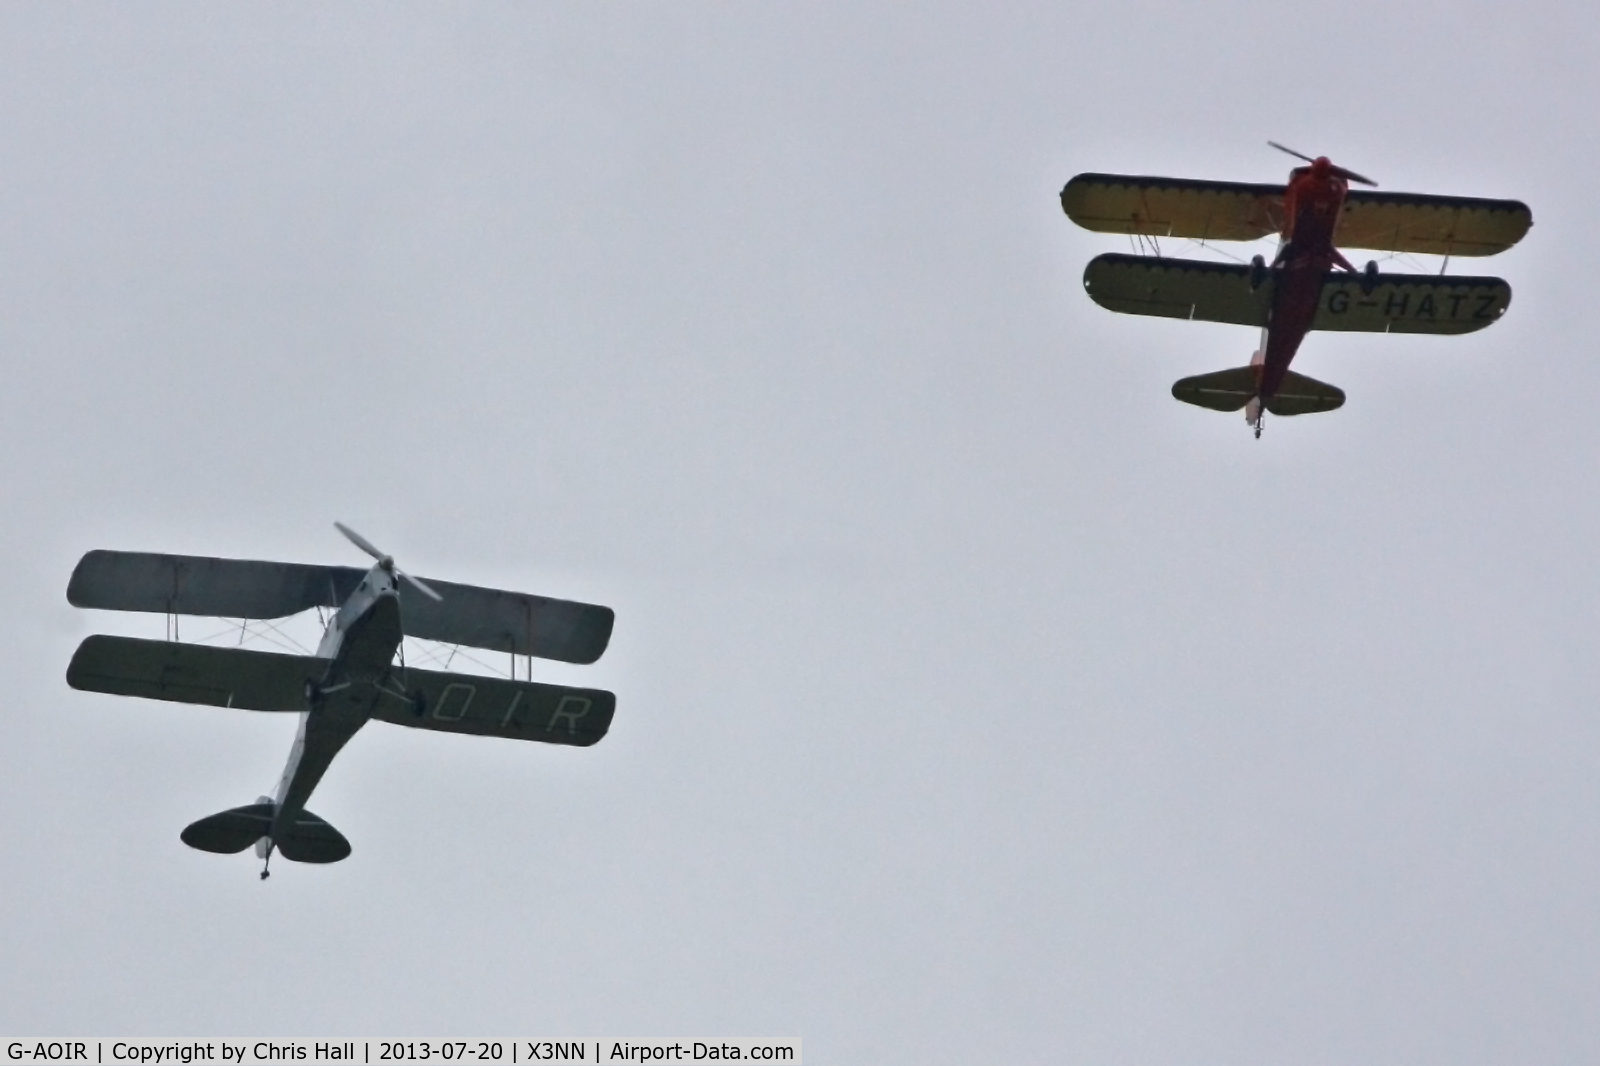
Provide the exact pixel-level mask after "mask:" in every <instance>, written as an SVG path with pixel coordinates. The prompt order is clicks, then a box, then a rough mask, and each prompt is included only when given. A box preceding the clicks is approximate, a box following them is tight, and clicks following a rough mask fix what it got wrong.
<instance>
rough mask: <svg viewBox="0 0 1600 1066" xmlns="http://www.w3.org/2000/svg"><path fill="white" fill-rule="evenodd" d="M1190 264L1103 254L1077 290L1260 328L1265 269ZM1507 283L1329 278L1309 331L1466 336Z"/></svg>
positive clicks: (1113, 306) (1107, 303)
mask: <svg viewBox="0 0 1600 1066" xmlns="http://www.w3.org/2000/svg"><path fill="white" fill-rule="evenodd" d="M1251 274H1252V271H1251V268H1250V267H1248V266H1244V265H1235V264H1232V263H1210V262H1203V261H1200V260H1193V259H1165V258H1157V257H1154V256H1138V255H1118V254H1114V253H1112V254H1107V255H1101V256H1096V257H1095V258H1094V259H1092V260H1090V262H1089V266H1088V267H1087V268H1086V269H1085V270H1084V272H1083V287H1084V289H1085V290H1086V291H1087V292H1088V293H1089V297H1090V298H1091V299H1092V300H1094V302H1095V303H1097V304H1099V305H1100V306H1101V307H1105V308H1108V309H1110V310H1112V311H1121V312H1123V313H1124V314H1130V315H1155V316H1158V317H1161V318H1183V319H1192V320H1194V321H1199V322H1227V323H1231V324H1233V325H1238V326H1265V325H1266V324H1267V316H1268V314H1269V312H1270V311H1271V308H1272V289H1273V281H1272V275H1271V273H1270V272H1267V273H1266V274H1265V275H1264V276H1263V277H1262V278H1261V284H1260V285H1258V286H1256V287H1252V285H1251V281H1252V278H1251ZM1510 304H1511V286H1510V285H1507V284H1506V283H1505V282H1504V281H1502V280H1501V279H1499V278H1488V277H1466V276H1461V275H1442V274H1377V275H1374V276H1367V275H1363V274H1349V273H1338V272H1336V273H1331V274H1329V275H1328V280H1327V281H1325V282H1324V283H1323V286H1322V297H1321V300H1320V302H1319V304H1318V307H1317V317H1316V318H1315V320H1313V322H1312V324H1311V328H1312V329H1321V330H1343V331H1354V332H1361V333H1445V334H1449V333H1471V332H1472V331H1474V330H1479V329H1483V328H1484V327H1485V326H1489V325H1493V324H1494V323H1495V322H1497V321H1499V319H1500V316H1501V315H1503V314H1505V312H1506V308H1507V307H1509V306H1510Z"/></svg>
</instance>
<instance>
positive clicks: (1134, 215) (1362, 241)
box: [1061, 174, 1533, 255]
mask: <svg viewBox="0 0 1600 1066" xmlns="http://www.w3.org/2000/svg"><path fill="white" fill-rule="evenodd" d="M1283 188H1284V187H1283V186H1282V185H1254V184H1247V183H1245V182H1234V181H1193V180H1186V179H1181V178H1154V177H1136V176H1129V175H1120V174H1079V175H1078V176H1077V177H1075V178H1073V179H1072V180H1071V181H1069V182H1067V186H1066V188H1064V189H1062V190H1061V209H1062V210H1063V211H1065V212H1066V213H1067V217H1068V218H1070V219H1072V221H1074V222H1076V223H1077V224H1078V225H1080V226H1082V227H1084V228H1085V229H1091V230H1095V231H1097V232H1100V233H1137V234H1143V235H1145V236H1152V237H1187V238H1190V239H1192V240H1197V241H1198V240H1211V241H1253V240H1258V239H1259V238H1261V237H1266V236H1269V235H1271V234H1273V233H1277V232H1279V231H1280V230H1281V229H1282V228H1283ZM1531 225H1533V214H1532V212H1530V211H1529V210H1528V205H1527V204H1524V203H1522V202H1520V201H1518V200H1484V199H1477V198H1473V197H1466V196H1425V195H1422V194H1420V193H1404V192H1368V191H1366V190H1358V191H1354V192H1351V193H1350V194H1349V196H1348V197H1347V198H1346V199H1345V204H1344V215H1343V217H1341V219H1340V220H1339V228H1338V230H1337V231H1336V232H1335V234H1334V243H1335V244H1337V245H1339V246H1340V247H1344V248H1369V249H1372V250H1374V251H1381V252H1419V253H1425V254H1430V255H1493V254H1495V253H1496V252H1503V251H1505V250H1506V249H1507V248H1510V247H1511V246H1512V245H1513V244H1516V243H1517V242H1518V241H1519V240H1521V239H1522V237H1523V235H1524V234H1526V233H1527V232H1528V227H1529V226H1531Z"/></svg>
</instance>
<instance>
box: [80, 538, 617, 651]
mask: <svg viewBox="0 0 1600 1066" xmlns="http://www.w3.org/2000/svg"><path fill="white" fill-rule="evenodd" d="M365 574H366V571H364V570H357V569H355V568H354V567H349V566H315V565H307V564H301V563H273V562H263V561H259V560H252V559H213V558H209V557H203V556H195V555H160V554H155V553H151V552H118V551H92V552H89V553H88V554H86V555H85V556H84V557H83V558H82V559H81V560H79V562H78V565H77V568H76V569H74V570H73V572H72V580H71V581H70V582H69V583H68V584H67V601H68V602H69V603H71V604H72V605H73V606H74V607H89V608H95V609H98V610H102V611H148V612H150V613H153V614H196V615H209V616H214V617H218V618H283V617H286V616H288V615H291V614H299V613H300V612H301V611H309V610H310V609H311V608H313V607H324V608H330V609H331V608H336V607H338V606H339V605H340V604H342V603H343V602H344V601H345V600H346V599H348V598H349V596H350V594H351V593H352V592H354V591H355V588H356V586H357V585H359V584H361V579H362V577H363V576H364V575H365ZM423 580H424V581H425V582H426V583H427V584H428V586H429V587H431V588H432V589H433V590H434V591H435V592H437V593H439V596H440V599H439V600H438V601H437V602H435V601H434V600H432V599H429V598H428V597H427V596H425V595H424V594H422V593H421V592H418V591H417V590H416V589H415V588H414V587H412V586H410V585H404V586H402V587H401V590H400V618H401V625H402V626H403V627H404V630H405V633H406V635H407V636H411V637H419V638H421V639H423V640H437V641H440V642H441V643H444V644H462V645H466V646H467V647H472V648H487V649H489V650H492V651H504V652H511V653H513V654H516V655H534V656H538V657H539V658H541V659H555V660H558V661H560V662H568V663H592V662H594V661H595V660H596V659H598V658H600V655H601V653H603V652H604V651H605V650H606V645H607V644H608V643H609V642H610V640H611V627H612V624H613V623H614V621H615V615H614V614H613V613H612V611H611V608H609V607H600V606H596V605H594V604H589V603H576V602H573V601H571V600H555V599H550V598H549V597H547V596H533V595H529V594H527V593H522V592H506V591H503V590H501V589H490V588H480V587H478V586H476V585H458V584H456V583H454V582H451V581H438V580H435V579H434V578H424V579H423Z"/></svg>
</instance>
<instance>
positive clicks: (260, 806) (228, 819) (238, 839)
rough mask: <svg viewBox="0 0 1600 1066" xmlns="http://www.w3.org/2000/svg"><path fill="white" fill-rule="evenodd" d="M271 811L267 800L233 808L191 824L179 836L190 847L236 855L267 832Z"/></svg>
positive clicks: (271, 806)
mask: <svg viewBox="0 0 1600 1066" xmlns="http://www.w3.org/2000/svg"><path fill="white" fill-rule="evenodd" d="M272 810H273V805H272V804H270V803H252V804H250V806H248V807H235V808H233V810H231V811H223V812H222V813H221V814H213V815H212V816H211V817H209V818H202V819H200V820H199V821H198V822H193V823H191V824H190V825H189V826H188V828H186V829H185V830H184V831H183V832H182V833H180V834H179V836H180V837H182V839H183V842H184V843H185V844H187V845H189V846H190V847H191V848H197V849H199V850H200V851H210V852H215V853H216V854H218V855H235V854H238V853H239V852H241V851H243V850H244V849H245V848H248V847H249V846H250V845H251V844H254V843H255V842H256V841H258V840H260V839H261V838H262V837H264V836H266V835H267V832H268V831H269V830H270V829H271V828H272Z"/></svg>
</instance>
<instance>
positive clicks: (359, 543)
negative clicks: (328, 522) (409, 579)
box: [333, 522, 394, 566]
mask: <svg viewBox="0 0 1600 1066" xmlns="http://www.w3.org/2000/svg"><path fill="white" fill-rule="evenodd" d="M333 528H334V529H337V530H338V531H339V532H340V533H343V534H344V536H345V539H346V540H348V541H349V542H350V543H351V544H354V545H355V546H356V547H358V548H360V549H361V550H362V551H364V552H366V553H367V554H368V555H370V556H372V557H373V558H374V559H376V560H378V562H380V563H384V564H386V565H389V566H392V565H394V558H393V557H392V556H389V555H386V554H384V553H383V552H381V551H379V550H378V549H377V548H376V547H375V546H374V545H373V543H372V542H371V541H370V540H368V539H367V538H366V537H363V536H362V535H361V534H360V533H357V532H356V531H355V530H353V529H351V528H350V527H349V526H347V525H345V524H344V523H343V522H335V523H334V524H333Z"/></svg>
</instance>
